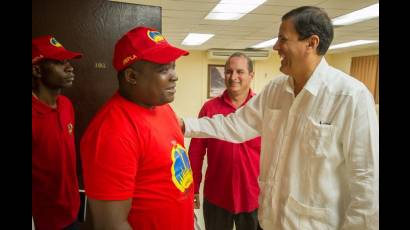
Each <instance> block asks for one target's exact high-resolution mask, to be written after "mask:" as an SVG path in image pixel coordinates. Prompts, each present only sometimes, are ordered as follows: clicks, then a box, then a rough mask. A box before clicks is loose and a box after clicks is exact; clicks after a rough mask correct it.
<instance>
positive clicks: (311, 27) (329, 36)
mask: <svg viewBox="0 0 410 230" xmlns="http://www.w3.org/2000/svg"><path fill="white" fill-rule="evenodd" d="M288 19H292V22H293V24H294V26H295V29H296V32H297V33H298V34H299V40H303V39H306V38H308V37H310V36H312V35H317V36H319V39H320V41H319V45H318V47H317V50H316V51H317V53H318V54H319V55H324V54H326V52H327V50H328V49H329V46H330V43H332V40H333V25H332V21H331V20H330V18H329V16H328V15H327V13H326V12H325V11H324V10H322V9H320V8H318V7H314V6H302V7H299V8H296V9H293V10H291V11H289V12H288V13H286V14H285V15H283V17H282V21H285V20H288Z"/></svg>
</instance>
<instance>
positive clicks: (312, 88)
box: [303, 57, 329, 96]
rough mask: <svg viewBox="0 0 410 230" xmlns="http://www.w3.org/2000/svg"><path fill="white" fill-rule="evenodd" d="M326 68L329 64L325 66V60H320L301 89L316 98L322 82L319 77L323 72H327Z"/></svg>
mask: <svg viewBox="0 0 410 230" xmlns="http://www.w3.org/2000/svg"><path fill="white" fill-rule="evenodd" d="M328 66H329V64H327V61H326V60H325V58H324V57H322V60H320V63H319V65H317V66H316V68H315V70H314V71H313V74H312V75H311V76H310V78H309V80H308V81H307V82H306V84H305V86H304V87H303V88H304V89H306V90H307V91H309V92H310V93H311V94H313V95H314V96H316V95H317V92H318V90H319V87H320V84H321V82H322V79H321V75H322V73H323V72H325V71H326V70H327V68H328Z"/></svg>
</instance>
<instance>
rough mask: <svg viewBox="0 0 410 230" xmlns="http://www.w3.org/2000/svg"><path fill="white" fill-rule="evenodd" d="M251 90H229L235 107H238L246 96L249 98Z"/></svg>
mask: <svg viewBox="0 0 410 230" xmlns="http://www.w3.org/2000/svg"><path fill="white" fill-rule="evenodd" d="M249 90H250V89H248V90H246V91H243V92H240V93H232V92H230V91H228V95H229V98H230V99H231V101H232V104H233V105H234V106H235V108H238V107H239V106H241V105H242V104H243V103H244V102H245V101H246V98H248V94H249Z"/></svg>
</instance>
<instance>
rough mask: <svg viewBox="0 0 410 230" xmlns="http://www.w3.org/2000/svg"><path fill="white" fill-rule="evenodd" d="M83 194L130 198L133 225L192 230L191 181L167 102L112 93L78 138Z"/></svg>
mask: <svg viewBox="0 0 410 230" xmlns="http://www.w3.org/2000/svg"><path fill="white" fill-rule="evenodd" d="M80 148H81V158H82V165H83V174H84V185H85V190H86V194H87V196H89V197H90V198H93V199H97V200H126V199H129V198H133V199H132V207H131V210H130V213H129V215H128V222H129V223H130V224H131V226H132V227H133V229H138V230H163V229H168V230H174V229H175V230H193V228H194V227H193V218H194V213H193V186H192V180H193V179H192V170H191V166H190V163H189V157H188V155H187V152H186V150H185V149H184V138H183V134H182V132H181V129H180V127H179V125H178V120H177V118H176V116H175V113H174V112H173V110H172V109H171V107H170V106H169V105H168V104H166V105H162V106H156V107H154V108H152V109H147V108H144V107H141V106H139V105H136V104H135V103H132V102H130V101H128V100H126V99H124V98H123V97H122V96H120V95H119V93H116V94H115V95H114V96H113V97H112V98H111V99H110V100H109V101H108V102H107V103H106V104H105V105H104V106H103V107H102V109H101V110H100V111H99V112H98V113H97V115H96V116H95V117H94V118H93V120H92V121H91V123H90V125H89V127H88V128H87V130H86V132H85V134H84V136H83V137H82V140H81V145H80Z"/></svg>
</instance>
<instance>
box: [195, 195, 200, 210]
mask: <svg viewBox="0 0 410 230" xmlns="http://www.w3.org/2000/svg"><path fill="white" fill-rule="evenodd" d="M200 207H201V201H200V200H199V194H198V193H195V195H194V209H199V208H200Z"/></svg>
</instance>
